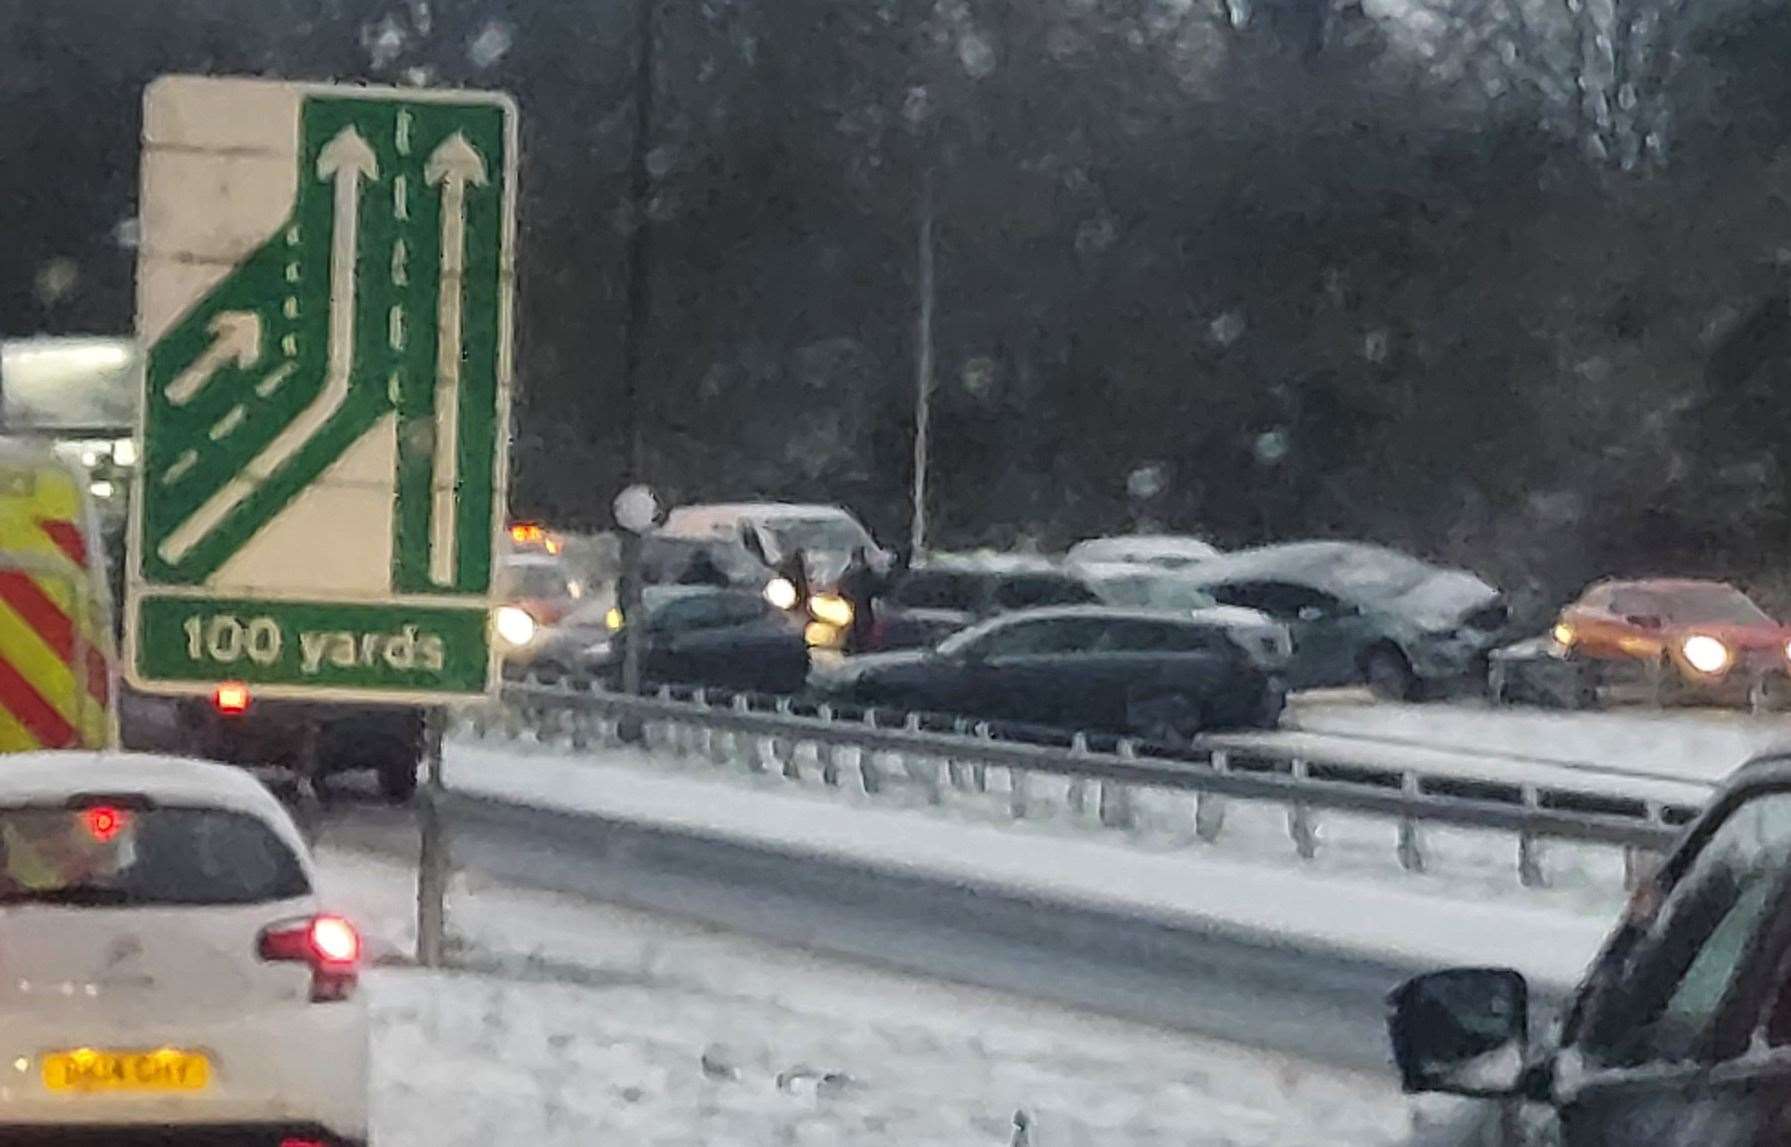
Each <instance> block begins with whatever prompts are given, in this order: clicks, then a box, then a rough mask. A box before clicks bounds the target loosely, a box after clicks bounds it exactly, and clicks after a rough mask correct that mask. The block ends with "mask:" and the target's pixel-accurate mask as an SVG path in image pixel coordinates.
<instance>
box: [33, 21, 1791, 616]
mask: <svg viewBox="0 0 1791 1147" xmlns="http://www.w3.org/2000/svg"><path fill="white" fill-rule="evenodd" d="M658 15H659V19H658V32H659V39H658V53H657V57H656V58H657V62H658V77H659V84H658V92H659V95H658V108H657V114H656V116H655V121H656V122H655V130H654V135H653V139H652V141H651V142H652V145H653V146H652V149H651V151H650V154H649V160H650V164H649V165H650V169H651V171H652V174H653V178H654V197H653V201H652V208H651V212H652V217H653V220H654V227H655V235H654V258H653V262H652V276H653V294H654V300H655V309H654V320H653V325H652V328H651V331H650V337H649V338H648V341H647V353H646V369H645V374H644V377H643V383H644V389H645V391H646V393H647V395H648V396H649V398H650V402H649V403H648V405H647V406H646V408H645V409H644V410H643V411H642V419H643V425H644V426H645V428H646V431H647V435H648V457H649V468H650V474H649V477H650V478H651V479H652V480H653V481H654V482H655V483H656V484H657V485H659V486H660V487H662V488H663V489H664V490H666V491H667V492H668V493H669V494H670V495H671V496H673V497H677V498H685V499H688V498H694V497H715V496H727V495H739V494H747V493H758V494H771V495H780V496H790V497H813V498H825V499H829V500H841V501H846V502H849V503H851V504H854V505H855V506H857V507H858V508H859V509H860V510H861V511H863V512H864V513H865V515H866V516H867V518H869V519H870V520H871V521H872V522H873V524H874V525H876V526H877V527H878V528H879V531H880V532H883V533H885V534H887V535H888V536H891V537H896V536H900V535H901V534H902V532H903V531H904V530H905V520H906V518H905V515H906V507H905V490H906V487H907V483H908V481H909V477H910V467H911V461H910V450H911V435H912V430H913V396H914V346H915V338H914V315H915V310H916V282H915V266H916V234H917V231H918V226H919V221H920V216H921V214H922V212H923V211H924V210H925V208H924V206H923V195H922V191H921V189H922V186H923V183H924V182H927V181H930V183H931V186H932V188H933V194H932V209H933V212H934V215H935V217H936V220H937V227H936V234H937V248H936V249H937V266H938V284H937V323H936V342H937V364H938V372H937V386H938V390H937V400H936V406H935V415H936V422H935V426H934V429H935V443H936V447H937V450H936V454H935V472H934V483H933V489H934V498H933V499H932V502H933V506H934V512H935V515H936V526H937V529H936V535H937V538H938V540H939V541H940V542H941V543H944V544H975V543H994V544H1002V543H1004V542H1008V541H1012V540H1013V539H1014V538H1015V537H1016V536H1019V535H1022V534H1024V535H1028V536H1032V537H1035V538H1037V539H1039V540H1041V541H1042V542H1045V543H1047V544H1050V543H1056V542H1062V541H1065V540H1068V539H1070V538H1072V537H1074V536H1076V535H1079V534H1083V533H1087V532H1091V531H1103V530H1110V529H1114V528H1117V527H1123V526H1124V525H1126V524H1127V523H1129V522H1131V521H1133V520H1134V519H1136V518H1139V517H1147V518H1149V519H1150V520H1152V521H1154V522H1156V523H1158V524H1161V525H1165V526H1169V527H1174V528H1186V529H1191V530H1196V531H1199V532H1202V533H1206V534H1208V535H1210V536H1212V537H1214V538H1215V539H1216V540H1218V541H1220V542H1222V543H1229V544H1243V543H1247V542H1250V541H1253V540H1259V539H1264V538H1270V537H1282V536H1289V535H1302V534H1339V535H1355V536H1367V537H1372V538H1376V539H1379V540H1382V541H1386V542H1389V543H1392V544H1396V545H1403V546H1407V547H1411V548H1413V549H1416V550H1419V551H1422V552H1426V553H1429V554H1432V555H1435V556H1438V557H1442V558H1446V559H1452V560H1459V561H1464V562H1467V563H1469V564H1472V565H1475V566H1478V567H1480V568H1482V569H1484V570H1486V571H1487V572H1488V573H1489V574H1492V575H1494V576H1496V577H1500V578H1503V579H1505V580H1506V581H1507V583H1508V584H1512V585H1514V586H1517V585H1521V584H1523V583H1525V582H1530V583H1533V584H1536V585H1538V586H1539V587H1547V588H1548V589H1550V590H1555V589H1560V588H1564V587H1566V586H1568V585H1570V584H1571V583H1573V582H1575V581H1576V580H1579V579H1582V578H1584V577H1587V576H1589V575H1591V574H1593V573H1596V572H1599V571H1601V570H1607V569H1622V570H1634V571H1641V570H1646V569H1655V570H1671V569H1686V570H1703V569H1711V568H1715V569H1731V570H1735V571H1738V572H1740V573H1743V574H1745V575H1748V576H1760V575H1766V574H1770V573H1773V572H1775V571H1776V569H1777V568H1778V567H1779V566H1780V565H1782V564H1783V558H1784V555H1785V554H1786V552H1787V547H1788V546H1791V435H1788V434H1787V433H1786V428H1787V427H1788V426H1791V391H1788V390H1787V389H1786V387H1785V382H1786V381H1787V377H1788V375H1787V371H1788V370H1791V310H1788V309H1787V305H1786V293H1785V280H1784V276H1785V273H1786V268H1787V266H1788V265H1791V203H1788V202H1787V200H1788V199H1791V155H1787V153H1785V152H1784V150H1783V148H1784V144H1785V142H1786V140H1787V137H1788V135H1791V69H1786V68H1784V67H1783V61H1784V60H1785V59H1786V58H1788V53H1791V15H1787V13H1786V12H1785V11H1783V10H1782V9H1780V8H1778V7H1776V6H1772V5H1760V4H1755V3H1752V2H1751V0H1723V2H1719V3H1717V4H1714V5H1710V6H1705V7H1699V6H1695V5H1690V4H1688V3H1687V2H1686V0H1401V2H1400V3H1397V4H1394V3H1390V2H1389V3H1385V4H1374V5H1370V4H1366V3H1337V2H1333V0H687V2H686V0H681V2H678V3H663V2H662V3H661V4H660V7H659V10H658ZM634 26H635V25H634V13H633V11H632V4H631V3H596V2H594V0H452V2H448V0H438V2H436V3H434V4H425V3H423V2H421V0H411V2H403V0H396V2H395V0H0V119H3V121H4V124H5V129H6V130H5V134H4V136H3V137H0V138H4V139H5V141H6V143H5V145H4V146H5V154H4V157H3V158H4V162H0V236H3V237H4V243H3V244H0V331H4V332H5V333H7V334H13V335H16V334H25V333H32V332H36V331H49V332H56V333H72V332H85V331H120V330H125V329H128V327H129V324H130V321H131V309H132V308H131V289H132V283H131V272H132V262H133V257H134V256H133V253H132V251H131V250H130V249H129V240H130V229H129V227H128V226H126V225H125V221H126V220H128V218H129V217H130V216H131V215H132V214H133V213H134V211H135V206H136V205H135V179H136V152H135V144H134V140H135V137H136V133H137V127H138V123H137V103H138V98H139V94H140V91H141V87H142V85H143V84H144V83H145V82H146V81H147V80H148V79H149V78H151V77H152V76H154V75H156V74H158V73H161V72H166V71H209V72H232V73H257V74H266V75H278V76H289V77H304V78H372V79H380V80H385V81H390V82H432V83H442V84H468V85H476V86H486V87H498V88H505V89H508V90H511V91H513V92H515V93H516V94H517V95H518V97H519V98H520V100H521V102H522V105H523V110H524V115H525V120H524V143H525V151H526V155H525V170H524V180H525V185H524V186H525V194H524V204H523V209H524V212H525V215H524V233H523V246H522V249H521V260H522V262H521V267H522V276H523V277H522V303H521V308H520V314H521V316H522V318H521V329H520V350H521V363H522V378H521V380H520V381H521V385H522V387H523V394H522V400H521V403H520V406H519V410H518V426H517V433H518V448H517V451H516V458H517V467H518V471H517V476H518V486H517V494H516V502H517V504H518V506H519V507H521V508H525V509H528V510H531V511H538V512H540V513H543V514H547V515H551V516H553V517H555V518H557V519H561V520H568V521H581V522H584V523H587V524H597V523H600V522H601V520H602V517H603V515H604V513H605V507H606V506H607V503H608V501H609V497H610V495H611V494H612V493H613V492H614V490H615V489H616V488H617V486H618V484H619V483H620V482H621V481H622V480H623V479H624V477H625V475H624V474H623V473H622V470H623V461H622V460H623V458H624V457H625V451H624V449H623V443H622V442H621V440H620V437H619V435H620V432H621V431H620V426H621V424H622V419H621V418H620V416H619V409H618V404H619V402H620V401H621V393H622V392H621V385H620V380H619V371H620V362H621V355H620V340H621V329H622V319H623V313H624V312H623V302H624V297H625V289H624V288H625V284H624V281H623V279H624V276H623V265H624V264H623V255H624V250H625V246H626V235H627V231H628V228H629V227H630V226H631V219H632V216H631V214H630V211H629V205H628V201H627V187H628V182H627V161H628V155H629V147H630V131H631V128H632V116H631V115H630V105H629V102H628V101H629V93H630V81H631V55H632V52H633V47H634V42H633V35H634ZM1146 466H1154V467H1156V470H1155V471H1154V473H1155V474H1156V475H1157V476H1158V477H1160V479H1161V485H1162V489H1161V491H1160V492H1159V493H1157V494H1155V496H1153V497H1151V498H1149V499H1148V500H1144V501H1139V500H1134V499H1132V498H1129V497H1128V494H1127V478H1128V476H1129V475H1131V474H1133V473H1134V471H1136V470H1138V469H1139V468H1141V467H1146Z"/></svg>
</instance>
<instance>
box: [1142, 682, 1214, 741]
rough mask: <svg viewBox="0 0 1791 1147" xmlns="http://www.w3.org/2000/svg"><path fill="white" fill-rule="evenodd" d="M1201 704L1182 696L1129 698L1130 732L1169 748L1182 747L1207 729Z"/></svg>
mask: <svg viewBox="0 0 1791 1147" xmlns="http://www.w3.org/2000/svg"><path fill="white" fill-rule="evenodd" d="M1205 726H1206V722H1205V719H1204V715H1203V714H1202V713H1201V709H1200V702H1198V701H1196V700H1194V699H1193V698H1191V697H1187V696H1184V695H1182V694H1180V693H1140V694H1134V695H1131V696H1128V697H1127V698H1126V730H1127V731H1128V732H1131V733H1133V734H1136V735H1137V736H1140V737H1144V738H1146V739H1148V740H1152V741H1158V742H1160V743H1162V744H1166V745H1180V744H1184V743H1186V742H1187V741H1188V740H1190V739H1191V738H1193V737H1194V736H1195V735H1196V734H1198V733H1199V732H1200V731H1201V730H1202V729H1203V728H1205Z"/></svg>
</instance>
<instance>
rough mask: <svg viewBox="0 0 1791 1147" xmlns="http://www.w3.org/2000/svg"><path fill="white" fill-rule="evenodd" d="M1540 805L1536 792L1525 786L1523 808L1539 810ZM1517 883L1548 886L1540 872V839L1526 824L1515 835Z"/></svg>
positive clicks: (1533, 886) (1540, 886)
mask: <svg viewBox="0 0 1791 1147" xmlns="http://www.w3.org/2000/svg"><path fill="white" fill-rule="evenodd" d="M1541 803H1542V802H1541V800H1540V798H1538V796H1537V795H1536V790H1535V789H1534V788H1532V787H1531V786H1529V785H1525V786H1524V808H1525V809H1536V808H1540V807H1541ZM1517 882H1518V883H1519V884H1522V885H1523V886H1524V887H1525V888H1542V887H1545V886H1546V885H1547V884H1548V878H1547V876H1546V875H1545V874H1544V873H1543V871H1542V838H1540V837H1538V836H1537V835H1536V834H1535V833H1534V832H1533V831H1531V829H1530V827H1529V825H1528V824H1527V823H1526V824H1525V826H1524V827H1523V828H1522V829H1520V830H1519V831H1518V834H1517Z"/></svg>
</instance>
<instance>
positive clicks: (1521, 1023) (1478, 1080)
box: [1387, 968, 1530, 1099]
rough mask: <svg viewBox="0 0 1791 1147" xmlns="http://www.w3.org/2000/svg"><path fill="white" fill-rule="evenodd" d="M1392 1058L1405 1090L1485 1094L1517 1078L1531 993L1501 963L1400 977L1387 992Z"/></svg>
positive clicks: (1511, 1089)
mask: <svg viewBox="0 0 1791 1147" xmlns="http://www.w3.org/2000/svg"><path fill="white" fill-rule="evenodd" d="M1388 1004H1389V1005H1390V1007H1391V1009H1392V1014H1391V1015H1390V1016H1389V1018H1388V1021H1387V1028H1388V1033H1389V1034H1390V1035H1391V1036H1392V1039H1393V1061H1394V1062H1395V1063H1396V1064H1398V1066H1399V1078H1400V1083H1401V1084H1402V1085H1403V1086H1404V1088H1405V1090H1406V1091H1407V1092H1420V1091H1438V1092H1443V1093H1445V1094H1448V1095H1465V1096H1472V1097H1475V1098H1482V1099H1490V1098H1503V1097H1508V1096H1514V1095H1517V1094H1518V1093H1519V1090H1520V1089H1521V1087H1522V1084H1523V1077H1524V1066H1525V1060H1526V1059H1527V1058H1528V1055H1529V1042H1530V993H1529V986H1528V985H1527V984H1525V982H1524V978H1523V977H1522V976H1521V975H1519V974H1518V973H1516V972H1513V971H1511V970H1509V969H1507V968H1456V969H1453V970H1451V971H1447V972H1434V973H1432V974H1430V975H1427V976H1418V977H1417V978H1415V979H1411V980H1407V981H1406V982H1405V983H1403V984H1401V985H1400V986H1399V987H1398V988H1396V989H1394V991H1393V994H1392V995H1391V996H1389V997H1388Z"/></svg>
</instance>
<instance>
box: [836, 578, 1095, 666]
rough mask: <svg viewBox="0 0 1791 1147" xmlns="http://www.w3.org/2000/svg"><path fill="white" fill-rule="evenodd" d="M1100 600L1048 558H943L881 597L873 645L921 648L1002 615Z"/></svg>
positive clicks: (882, 648) (892, 587) (898, 581)
mask: <svg viewBox="0 0 1791 1147" xmlns="http://www.w3.org/2000/svg"><path fill="white" fill-rule="evenodd" d="M1099 601H1100V598H1099V596H1098V595H1097V594H1096V593H1095V592H1094V590H1093V589H1091V588H1090V587H1089V586H1088V585H1086V584H1084V583H1083V581H1082V580H1081V579H1079V578H1077V577H1075V576H1073V575H1071V574H1068V573H1065V572H1064V571H1062V570H1059V569H1056V568H1054V567H1052V566H1051V565H1050V564H1049V563H1047V562H1045V561H1043V560H1039V561H1037V562H1031V561H1023V562H1016V561H996V562H978V561H975V560H971V559H964V560H953V559H944V560H937V561H933V562H929V563H927V564H926V565H921V566H915V567H914V568H912V569H909V570H906V571H904V572H903V573H901V574H900V575H898V576H897V578H896V579H895V583H894V584H893V585H891V586H890V588H889V591H888V592H887V593H885V594H884V595H883V596H882V597H880V598H879V599H878V600H877V627H876V632H875V635H874V636H873V638H872V642H871V644H872V647H873V648H874V649H877V650H890V649H919V648H923V647H925V646H929V645H934V644H937V643H938V642H939V641H940V640H942V639H943V638H945V637H948V636H950V635H951V634H953V633H956V632H957V631H958V630H960V629H963V628H964V627H965V626H968V625H973V624H975V623H976V622H978V621H982V620H984V619H985V618H989V617H993V616H995V615H996V614H999V613H1006V612H1009V611H1011V610H1016V609H1034V608H1039V607H1043V606H1051V605H1093V604H1096V603H1098V602H1099Z"/></svg>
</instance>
